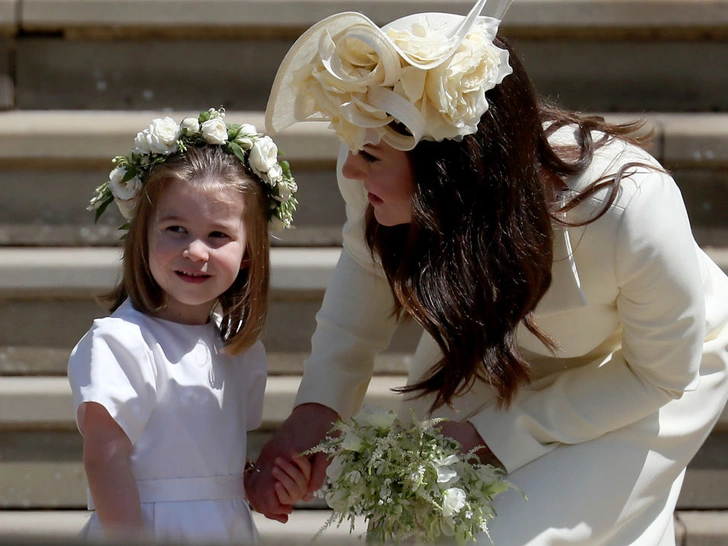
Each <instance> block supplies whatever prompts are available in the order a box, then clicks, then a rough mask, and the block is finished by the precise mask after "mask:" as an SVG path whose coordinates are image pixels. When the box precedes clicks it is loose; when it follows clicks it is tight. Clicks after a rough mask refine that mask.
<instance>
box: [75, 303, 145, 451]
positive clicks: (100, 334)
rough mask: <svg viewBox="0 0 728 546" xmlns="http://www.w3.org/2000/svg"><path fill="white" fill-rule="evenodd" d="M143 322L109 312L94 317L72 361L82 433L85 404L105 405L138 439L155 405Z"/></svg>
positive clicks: (132, 440)
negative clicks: (117, 316) (95, 318)
mask: <svg viewBox="0 0 728 546" xmlns="http://www.w3.org/2000/svg"><path fill="white" fill-rule="evenodd" d="M155 375H156V374H155V372H154V368H153V365H152V360H151V356H150V351H149V348H148V346H147V344H146V343H145V341H144V338H143V337H142V334H141V332H140V331H139V327H138V326H136V325H134V324H132V323H129V322H127V321H124V320H121V319H118V318H114V317H107V318H103V319H98V320H96V321H94V324H93V326H92V327H91V329H90V330H89V331H88V332H87V333H86V335H85V336H84V337H83V338H81V340H80V341H79V342H78V344H77V345H76V347H75V348H74V349H73V351H72V352H71V356H70V358H69V361H68V380H69V382H70V384H71V391H72V393H73V404H74V409H75V414H76V425H77V426H78V429H79V431H80V432H81V434H83V422H84V416H85V404H86V403H87V402H95V403H98V404H100V405H102V406H103V407H104V408H106V410H107V411H108V412H109V415H111V417H112V418H113V419H114V420H115V421H116V422H117V423H118V424H119V426H120V427H121V428H122V429H123V430H124V432H125V433H126V435H127V436H128V437H129V440H131V442H132V444H135V443H136V442H137V440H138V439H139V437H140V435H141V433H142V430H143V429H144V426H145V425H146V423H147V421H148V420H149V417H150V415H151V413H152V411H153V409H154V406H155V400H156V378H155Z"/></svg>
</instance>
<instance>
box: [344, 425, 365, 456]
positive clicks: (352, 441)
mask: <svg viewBox="0 0 728 546" xmlns="http://www.w3.org/2000/svg"><path fill="white" fill-rule="evenodd" d="M361 447H362V446H361V438H360V437H359V436H358V435H357V434H356V432H354V431H353V430H347V431H346V433H345V434H344V439H343V440H342V441H341V448H342V449H345V450H347V451H361Z"/></svg>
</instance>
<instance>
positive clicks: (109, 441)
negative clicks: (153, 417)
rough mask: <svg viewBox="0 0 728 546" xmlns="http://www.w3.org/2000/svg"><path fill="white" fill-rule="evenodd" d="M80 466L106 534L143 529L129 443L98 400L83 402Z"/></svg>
mask: <svg viewBox="0 0 728 546" xmlns="http://www.w3.org/2000/svg"><path fill="white" fill-rule="evenodd" d="M83 433H84V442H83V466H84V469H85V470H86V478H87V480H88V484H89V488H90V490H91V496H92V497H93V500H94V504H95V505H96V513H97V515H98V517H99V520H100V521H101V525H102V526H103V528H104V532H105V533H106V535H107V536H112V535H118V534H129V533H139V532H141V531H142V529H143V523H142V512H141V504H140V502H139V491H138V490H137V486H136V481H135V479H134V475H133V474H132V471H131V466H130V463H129V457H130V456H131V452H132V449H133V446H132V443H131V441H130V440H129V438H128V437H127V435H126V434H125V433H124V431H123V430H122V429H121V427H120V426H119V425H118V424H117V422H116V421H114V419H113V418H112V417H111V415H109V412H108V411H107V410H106V408H105V407H104V406H102V405H101V404H97V403H94V402H89V403H87V404H86V414H85V419H84V426H83Z"/></svg>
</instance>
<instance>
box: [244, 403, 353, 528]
mask: <svg viewBox="0 0 728 546" xmlns="http://www.w3.org/2000/svg"><path fill="white" fill-rule="evenodd" d="M338 418H339V416H338V414H337V413H336V412H335V411H334V410H332V409H331V408H328V407H326V406H322V405H320V404H302V405H300V406H297V407H296V408H295V409H294V410H293V412H292V413H291V415H290V416H289V417H288V419H286V420H285V421H284V422H283V424H282V425H281V426H280V427H279V428H278V430H277V431H276V433H275V434H274V435H273V438H271V439H270V440H269V441H268V443H266V444H265V446H263V449H262V450H261V452H260V456H259V457H258V460H257V462H256V467H257V469H258V471H257V472H246V473H245V489H246V492H247V495H248V501H249V502H250V505H251V507H252V508H253V510H255V511H256V512H259V513H261V514H263V515H265V516H266V517H267V518H268V519H272V520H275V521H280V522H281V523H285V522H286V521H288V515H289V514H291V512H292V511H293V508H292V506H291V504H292V502H295V500H296V497H297V495H299V494H300V492H301V491H302V490H303V487H302V486H301V483H303V481H308V486H307V488H306V489H305V492H304V493H303V497H301V498H303V499H304V500H309V499H310V498H312V496H313V493H314V491H316V490H317V489H319V488H320V487H321V486H322V485H323V482H324V478H325V476H326V467H327V466H328V460H327V457H326V455H324V454H322V453H318V454H316V455H315V456H313V457H310V458H308V461H307V462H308V464H309V465H310V470H309V471H308V479H307V480H306V475H307V471H306V469H305V467H306V463H301V464H302V465H303V468H302V466H301V465H300V464H299V463H300V461H299V462H296V459H297V458H298V457H296V455H298V454H299V453H302V452H303V451H306V450H307V449H310V448H312V447H313V446H315V445H316V444H318V443H319V442H320V441H321V440H323V438H325V437H326V434H327V433H328V432H329V430H330V429H331V425H332V424H333V423H334V422H335V421H336V420H337V419H338ZM277 459H278V460H280V461H287V462H289V463H290V466H287V467H285V468H284V467H283V466H282V465H278V468H279V471H280V472H282V474H281V475H280V476H282V475H285V476H287V479H288V480H290V481H286V478H284V479H281V480H279V476H277V475H275V474H274V472H273V469H274V468H275V467H276V460H277ZM289 470H290V471H291V474H289V473H288V471H289ZM299 473H300V474H299ZM302 476H303V477H302ZM276 484H278V486H276ZM281 488H282V489H281ZM289 488H290V489H289ZM284 495H285V496H284ZM286 497H287V498H286ZM285 501H289V502H285Z"/></svg>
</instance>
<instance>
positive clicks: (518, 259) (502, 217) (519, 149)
mask: <svg viewBox="0 0 728 546" xmlns="http://www.w3.org/2000/svg"><path fill="white" fill-rule="evenodd" d="M496 45H498V46H499V47H502V48H505V49H508V50H509V51H510V63H511V66H512V67H513V74H511V75H509V76H507V77H506V78H505V79H504V80H503V82H502V83H501V84H499V85H497V86H496V87H495V88H494V89H492V90H490V91H488V93H487V95H486V96H487V98H488V102H489V104H490V106H489V108H488V110H487V111H486V112H485V113H484V114H483V116H482V118H481V121H480V124H479V126H478V131H477V132H476V133H475V134H472V135H468V136H466V137H464V138H463V139H462V141H461V142H456V141H453V140H444V141H442V142H430V141H421V142H420V143H419V144H418V145H417V146H416V147H415V148H414V150H412V151H411V152H409V153H408V158H409V161H410V163H411V167H412V172H413V178H414V190H413V196H412V209H413V210H412V222H411V223H410V224H407V225H400V226H394V227H385V226H382V225H380V224H378V223H377V222H376V220H375V218H374V215H373V212H372V210H371V207H370V208H369V210H368V212H367V222H366V239H367V243H368V245H369V248H370V249H371V251H372V253H373V254H376V255H377V256H378V257H379V259H380V261H381V262H382V265H383V268H384V271H385V274H386V276H387V279H388V281H389V284H390V286H391V287H392V291H393V293H394V295H395V302H396V303H395V306H396V308H395V313H396V314H398V315H404V316H409V317H412V318H414V320H416V321H417V322H418V323H419V324H420V325H421V326H422V327H423V328H424V329H425V331H427V333H429V334H430V335H431V336H432V337H433V338H434V340H435V341H436V342H437V344H438V345H439V347H440V349H441V351H442V355H443V356H442V358H441V359H440V360H439V361H438V362H437V363H435V364H434V366H433V367H432V368H430V370H429V371H428V372H427V373H426V374H425V376H424V377H422V378H421V379H420V380H419V381H418V382H417V383H415V384H413V385H408V386H406V387H403V388H401V389H399V391H400V392H405V393H416V395H417V396H424V395H429V394H434V395H435V398H434V402H433V404H432V407H431V409H432V410H434V409H436V408H438V407H440V406H442V405H445V404H451V402H452V399H453V398H454V397H456V396H459V395H461V394H464V393H465V392H467V391H468V390H469V389H470V388H471V387H472V385H473V383H474V382H475V381H478V380H481V381H485V382H486V383H488V384H490V385H492V386H493V387H494V388H495V389H496V390H497V392H498V395H499V401H500V403H501V405H504V406H507V405H508V404H510V402H511V401H512V399H513V397H514V396H515V394H516V392H517V390H518V388H519V387H520V386H521V385H523V384H526V383H528V382H529V381H530V369H529V364H528V362H527V361H526V360H525V359H524V358H523V357H522V355H521V354H520V352H519V350H518V347H517V343H516V328H517V327H518V325H519V324H521V323H523V324H524V325H525V327H526V328H527V329H528V330H529V331H531V332H532V333H533V334H534V335H535V336H536V337H537V338H538V339H540V340H541V342H542V343H544V344H545V345H546V346H547V347H548V348H549V349H551V350H554V349H555V348H556V344H555V342H554V341H553V340H552V339H551V338H550V337H549V336H548V335H546V333H545V332H543V331H542V330H541V329H540V328H539V327H538V325H537V324H536V323H535V321H534V319H533V311H534V309H535V307H536V305H537V304H538V302H539V301H540V300H541V298H542V297H543V295H544V293H545V292H546V290H547V289H548V287H549V285H550V284H551V266H552V261H553V233H552V222H553V221H561V222H563V221H562V220H559V218H560V215H559V213H561V212H564V211H565V210H568V209H569V208H571V207H573V206H575V204H577V203H578V202H580V201H581V200H584V199H586V198H587V197H588V196H589V195H591V194H593V193H596V192H597V191H601V190H602V189H604V188H606V189H607V190H608V191H609V192H610V197H609V199H608V200H607V202H606V203H605V205H604V209H603V210H602V211H601V214H603V212H604V211H606V209H607V208H608V207H609V205H610V204H611V202H612V201H613V199H614V198H615V196H616V190H617V187H618V185H619V179H620V178H621V176H622V174H621V172H620V173H617V175H615V176H614V177H611V178H609V179H608V180H600V181H596V182H595V184H593V185H592V186H590V187H589V188H587V189H586V190H585V191H584V192H582V194H581V195H579V196H576V197H575V198H574V199H572V200H571V201H570V202H569V203H567V204H566V205H565V206H564V207H563V208H561V209H558V210H555V206H554V204H553V202H554V191H555V188H556V189H558V186H559V180H563V179H564V178H565V177H568V176H572V175H577V174H579V173H581V172H583V171H584V170H585V169H586V167H587V166H588V165H589V163H590V161H591V159H592V156H593V154H594V151H595V149H597V148H598V147H599V146H602V145H604V144H605V143H606V142H607V141H608V140H609V139H611V138H614V137H623V138H625V139H627V140H634V141H636V140H637V139H636V138H632V137H631V136H630V135H632V134H633V133H634V131H635V130H636V129H637V128H638V126H636V125H625V126H616V125H610V124H608V123H605V122H604V120H603V119H601V118H596V117H582V116H580V115H578V114H576V113H572V112H566V111H563V110H560V109H559V108H557V107H555V106H553V105H547V104H545V103H544V102H542V101H540V100H539V98H538V97H537V95H536V92H535V90H534V88H533V86H532V84H531V82H530V80H529V78H528V76H527V74H526V72H525V71H524V69H523V66H522V65H521V63H520V62H519V60H518V58H517V57H516V55H515V53H514V52H513V51H512V50H511V48H510V47H509V46H508V44H507V43H505V41H502V40H496ZM568 124H573V125H575V126H576V127H577V145H576V146H573V147H571V148H559V149H558V150H557V149H554V148H553V147H552V146H551V145H550V144H549V141H548V137H549V135H550V134H551V133H552V132H553V131H555V130H556V129H558V128H559V127H562V126H564V125H568ZM544 127H547V129H544ZM594 130H597V131H601V132H602V133H603V136H604V137H603V138H601V137H600V138H599V139H598V140H597V141H596V142H595V141H594V140H593V139H592V131H594ZM594 219H596V218H592V219H591V220H590V221H593V220H594Z"/></svg>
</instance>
